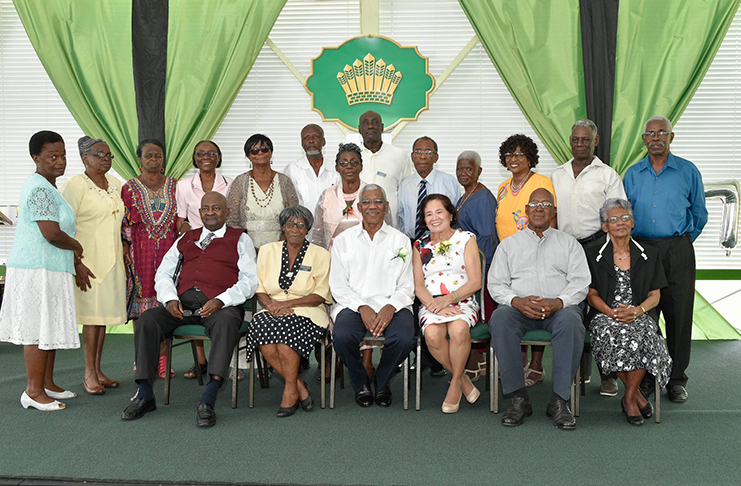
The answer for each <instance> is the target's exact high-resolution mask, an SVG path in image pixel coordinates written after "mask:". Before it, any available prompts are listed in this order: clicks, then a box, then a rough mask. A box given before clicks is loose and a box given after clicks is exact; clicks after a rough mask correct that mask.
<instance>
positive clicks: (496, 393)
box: [491, 349, 499, 413]
mask: <svg viewBox="0 0 741 486" xmlns="http://www.w3.org/2000/svg"><path fill="white" fill-rule="evenodd" d="M491 355H492V356H493V357H494V376H493V380H494V387H493V389H492V393H493V394H494V400H493V402H492V403H493V406H492V412H494V413H499V360H498V359H497V355H496V354H494V352H493V349H492V353H491Z"/></svg>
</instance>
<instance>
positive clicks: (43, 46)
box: [13, 0, 139, 179]
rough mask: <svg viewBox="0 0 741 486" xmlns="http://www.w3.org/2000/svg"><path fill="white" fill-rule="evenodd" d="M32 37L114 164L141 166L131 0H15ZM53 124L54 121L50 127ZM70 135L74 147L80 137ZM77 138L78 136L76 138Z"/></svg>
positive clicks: (81, 121) (127, 174)
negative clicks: (136, 154) (132, 43)
mask: <svg viewBox="0 0 741 486" xmlns="http://www.w3.org/2000/svg"><path fill="white" fill-rule="evenodd" d="M13 3H14V4H15V8H16V10H17V11H18V16H19V17H20V19H21V22H23V27H24V28H25V29H26V33H27V34H28V38H29V40H30V41H31V44H32V45H33V48H34V49H35V50H36V54H37V55H38V56H39V59H40V60H41V63H42V64H43V66H44V69H45V70H46V72H47V74H48V75H49V78H50V79H51V81H52V83H54V87H55V88H56V89H57V92H58V93H59V95H60V96H61V97H62V100H63V101H64V103H65V105H67V109H69V111H70V113H71V114H72V116H73V117H74V118H75V121H77V124H78V125H79V126H80V128H81V129H82V131H83V132H85V134H86V135H90V136H92V137H96V138H101V139H104V140H106V141H107V142H108V145H109V146H110V148H111V152H112V153H113V154H114V155H115V156H116V158H115V160H114V161H113V168H114V169H115V170H116V172H118V173H119V175H121V177H124V178H126V179H129V178H131V177H134V176H135V175H136V174H137V173H138V172H137V171H136V167H138V165H139V164H138V162H137V160H136V156H135V154H134V147H136V144H137V142H138V122H137V118H136V104H135V93H134V80H133V77H132V76H131V75H130V73H131V1H130V0H105V1H101V0H74V1H71V0H44V1H39V0H13ZM49 128H50V129H52V130H53V129H54V127H49ZM71 142H73V141H70V140H68V141H67V148H68V150H69V151H70V152H76V149H73V147H76V143H71ZM74 142H76V140H75V141H74Z"/></svg>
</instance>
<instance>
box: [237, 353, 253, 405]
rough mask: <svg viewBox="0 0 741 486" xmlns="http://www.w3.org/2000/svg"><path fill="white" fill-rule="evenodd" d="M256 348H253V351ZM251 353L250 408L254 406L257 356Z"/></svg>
mask: <svg viewBox="0 0 741 486" xmlns="http://www.w3.org/2000/svg"><path fill="white" fill-rule="evenodd" d="M256 351H257V349H255V352H256ZM255 352H253V353H252V362H251V363H250V408H254V407H255V367H256V366H257V357H256V355H255V354H256V353H255ZM234 381H237V376H236V374H235V376H234Z"/></svg>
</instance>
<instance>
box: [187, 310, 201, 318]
mask: <svg viewBox="0 0 741 486" xmlns="http://www.w3.org/2000/svg"><path fill="white" fill-rule="evenodd" d="M200 316H201V309H196V310H194V311H192V310H188V309H185V310H184V311H183V317H200Z"/></svg>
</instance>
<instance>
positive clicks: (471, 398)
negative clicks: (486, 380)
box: [463, 374, 481, 403]
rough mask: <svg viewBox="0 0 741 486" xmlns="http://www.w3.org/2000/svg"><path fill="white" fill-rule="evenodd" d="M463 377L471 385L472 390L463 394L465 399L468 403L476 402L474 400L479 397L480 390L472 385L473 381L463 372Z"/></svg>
mask: <svg viewBox="0 0 741 486" xmlns="http://www.w3.org/2000/svg"><path fill="white" fill-rule="evenodd" d="M463 379H464V380H467V381H468V384H469V385H471V387H473V388H472V390H471V391H470V392H468V393H467V394H466V395H465V396H466V400H467V401H468V403H476V400H478V399H479V397H480V396H481V392H480V391H479V389H478V388H476V387H475V386H474V385H473V383H472V382H471V379H470V378H469V377H468V376H466V375H465V374H464V375H463Z"/></svg>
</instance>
